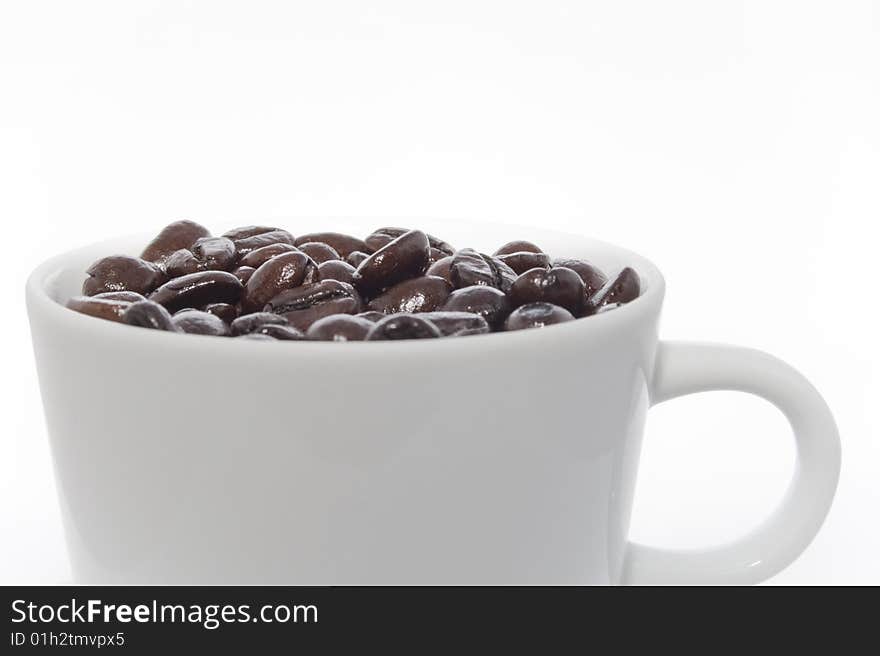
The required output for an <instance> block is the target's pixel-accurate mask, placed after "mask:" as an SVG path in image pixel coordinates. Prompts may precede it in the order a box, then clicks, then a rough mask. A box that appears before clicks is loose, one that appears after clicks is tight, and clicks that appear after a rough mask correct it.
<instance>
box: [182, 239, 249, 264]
mask: <svg viewBox="0 0 880 656" xmlns="http://www.w3.org/2000/svg"><path fill="white" fill-rule="evenodd" d="M190 250H191V251H192V253H193V255H195V256H196V259H197V260H198V261H199V263H200V264H201V266H202V270H203V271H229V270H230V269H231V268H232V266H233V265H234V264H235V260H236V257H237V253H236V252H235V244H234V243H233V242H232V240H231V239H227V238H226V237H202V238H201V239H197V240H196V243H195V244H193V245H192V248H190Z"/></svg>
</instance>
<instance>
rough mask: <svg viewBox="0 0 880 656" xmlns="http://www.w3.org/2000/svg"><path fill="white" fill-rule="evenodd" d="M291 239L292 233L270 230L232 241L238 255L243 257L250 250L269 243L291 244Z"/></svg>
mask: <svg viewBox="0 0 880 656" xmlns="http://www.w3.org/2000/svg"><path fill="white" fill-rule="evenodd" d="M293 241H294V239H293V235H292V234H290V233H289V232H287V230H270V231H268V232H261V233H259V234H256V235H252V236H250V237H243V238H241V239H233V240H232V243H233V244H235V250H236V251H237V252H238V257H239V258H243V257H244V256H245V255H247V254H248V253H250V252H251V251H255V250H257V249H258V248H262V247H263V246H269V245H270V244H290V245H291V246H293V245H294V243H293Z"/></svg>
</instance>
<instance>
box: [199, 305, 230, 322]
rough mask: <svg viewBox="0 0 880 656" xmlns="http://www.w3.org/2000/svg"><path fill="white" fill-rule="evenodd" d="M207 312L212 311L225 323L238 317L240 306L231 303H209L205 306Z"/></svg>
mask: <svg viewBox="0 0 880 656" xmlns="http://www.w3.org/2000/svg"><path fill="white" fill-rule="evenodd" d="M205 312H210V313H211V314H213V315H214V316H215V317H219V318H220V319H222V320H223V321H224V322H225V323H232V322H233V321H235V319H236V318H237V317H238V308H236V307H235V306H234V305H230V304H229V303H208V304H207V305H206V306H205Z"/></svg>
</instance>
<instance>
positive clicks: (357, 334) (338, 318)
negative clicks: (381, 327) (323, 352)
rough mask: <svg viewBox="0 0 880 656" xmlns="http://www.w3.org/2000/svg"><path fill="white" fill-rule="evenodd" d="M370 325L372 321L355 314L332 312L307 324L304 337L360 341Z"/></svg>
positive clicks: (337, 340)
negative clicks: (309, 324)
mask: <svg viewBox="0 0 880 656" xmlns="http://www.w3.org/2000/svg"><path fill="white" fill-rule="evenodd" d="M383 318H384V317H383ZM372 327H373V322H372V321H369V320H367V319H364V318H363V317H359V316H357V315H351V314H332V315H330V316H329V317H324V318H323V319H318V320H317V321H316V322H315V323H313V324H312V325H311V326H309V329H308V330H307V331H306V337H307V338H308V339H313V340H317V341H324V342H360V341H363V340H364V339H366V337H367V333H368V332H370V329H372Z"/></svg>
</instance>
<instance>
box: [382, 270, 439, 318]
mask: <svg viewBox="0 0 880 656" xmlns="http://www.w3.org/2000/svg"><path fill="white" fill-rule="evenodd" d="M450 291H452V287H451V286H450V285H449V283H448V282H446V281H445V280H444V279H443V278H437V277H435V276H422V277H419V278H411V279H410V280H404V281H403V282H400V283H397V284H396V285H394V287H392V288H391V289H389V290H387V291H385V292H383V293H382V294H380V295H379V296H377V297H375V298H374V299H373V300H371V301H370V302H369V303H368V304H367V307H368V308H369V309H371V310H375V311H377V312H382V313H383V314H394V313H395V312H408V313H414V312H430V311H432V310H436V309H437V308H439V307H440V306H441V305H443V303H444V302H445V301H446V298H447V297H448V296H449V292H450Z"/></svg>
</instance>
